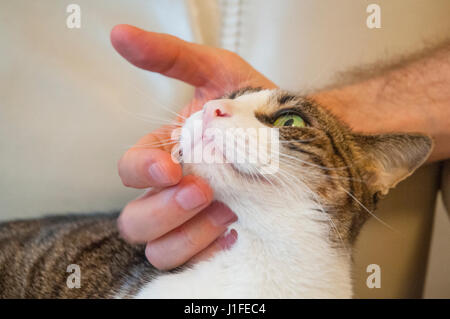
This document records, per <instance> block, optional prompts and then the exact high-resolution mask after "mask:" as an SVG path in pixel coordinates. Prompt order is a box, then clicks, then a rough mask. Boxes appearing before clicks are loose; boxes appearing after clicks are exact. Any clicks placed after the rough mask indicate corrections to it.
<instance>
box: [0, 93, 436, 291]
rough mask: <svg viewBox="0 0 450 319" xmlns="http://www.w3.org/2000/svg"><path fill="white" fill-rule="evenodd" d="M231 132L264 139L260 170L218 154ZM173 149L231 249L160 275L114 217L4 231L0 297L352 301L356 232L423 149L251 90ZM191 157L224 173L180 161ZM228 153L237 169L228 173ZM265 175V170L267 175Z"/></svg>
mask: <svg viewBox="0 0 450 319" xmlns="http://www.w3.org/2000/svg"><path fill="white" fill-rule="evenodd" d="M199 126H200V130H201V132H202V135H200V139H198V138H197V139H192V136H195V130H196V129H199ZM205 128H206V129H208V128H209V129H211V130H210V132H209V133H208V134H209V135H207V134H206V130H205ZM232 128H240V129H244V130H245V129H258V131H256V132H257V135H258V134H260V132H263V131H262V130H260V129H263V130H266V131H268V132H269V133H270V134H268V135H270V136H271V137H270V138H269V139H266V140H265V141H263V142H262V143H261V145H262V148H261V150H262V151H261V152H262V153H264V152H263V151H267V150H270V151H269V152H267V154H269V155H270V156H269V157H268V159H269V160H268V161H265V162H264V163H263V161H256V162H250V161H248V159H249V157H250V154H251V152H252V151H254V149H252V147H249V145H250V144H249V143H250V142H249V141H250V139H249V138H248V136H246V137H245V139H244V143H243V144H231V145H232V147H231V149H230V147H229V145H228V144H227V148H226V149H224V148H223V143H220V142H219V140H220V139H219V135H220V133H223V132H225V131H226V132H230V129H232ZM211 132H212V133H211ZM231 132H235V133H232V134H231V135H227V136H228V137H230V136H231V137H236V135H237V134H242V132H243V131H240V133H236V132H237V131H232V130H231ZM253 132H255V131H253ZM258 137H260V136H258ZM176 138H177V139H178V141H179V145H178V149H177V148H175V150H176V151H175V152H174V160H179V161H180V162H181V163H182V165H183V171H184V174H195V175H197V176H200V177H202V178H204V179H206V180H207V181H208V182H209V184H210V185H211V187H212V188H213V190H214V194H215V200H216V201H218V202H223V203H226V205H227V206H229V207H230V208H231V209H232V210H233V211H234V212H235V213H236V215H237V216H238V220H237V221H236V222H235V223H233V224H232V225H231V226H230V228H233V229H235V230H236V231H237V233H238V234H239V237H238V240H237V241H236V243H235V244H234V245H233V246H232V247H231V248H230V249H228V250H224V251H222V252H219V253H217V254H216V255H214V256H213V257H211V258H210V259H208V260H206V261H201V262H198V263H197V264H195V265H189V266H182V267H179V268H177V269H174V270H172V271H159V270H157V269H156V268H154V267H153V266H152V265H151V264H150V263H149V262H148V261H147V260H146V258H145V254H144V247H143V246H142V245H132V244H128V243H126V242H125V241H124V240H123V239H122V238H121V236H120V233H119V231H118V228H117V226H116V220H117V217H118V213H109V214H107V213H100V214H86V215H70V216H57V217H56V216H55V217H44V218H41V219H35V220H19V221H11V222H5V223H2V224H0V297H1V298H351V297H352V283H351V263H352V260H351V246H352V244H353V243H354V241H355V238H356V236H357V235H358V233H359V231H360V229H361V226H362V225H363V224H364V221H365V220H366V219H367V218H368V217H369V216H370V215H372V212H373V211H374V209H375V206H376V203H377V201H378V200H379V198H380V197H382V196H384V195H385V194H387V192H388V190H389V189H390V188H392V187H395V185H396V184H397V183H398V182H400V181H401V180H403V179H404V178H406V177H408V176H409V175H410V174H412V173H413V172H414V170H415V169H417V168H418V167H419V166H420V165H422V164H423V163H424V162H425V160H426V159H427V157H428V156H429V154H430V152H431V150H432V147H433V142H432V139H431V138H430V137H428V136H426V135H423V134H402V133H393V134H380V135H364V134H359V133H355V132H352V131H351V130H350V129H349V128H348V127H347V126H346V125H345V124H343V123H342V122H341V121H340V120H339V119H338V118H336V117H335V116H333V115H332V114H331V113H329V112H328V111H327V110H326V109H325V108H324V107H323V106H321V105H319V104H318V103H317V102H315V101H314V100H313V99H311V98H309V97H305V96H302V95H300V94H295V93H292V92H288V91H284V90H280V89H274V90H265V89H260V88H242V89H239V90H237V91H235V92H232V93H230V94H227V95H226V96H224V97H222V98H220V99H217V100H212V101H209V102H207V103H206V104H205V105H204V107H203V109H202V110H201V111H199V112H197V113H194V114H192V115H191V116H190V117H189V118H188V119H187V120H186V121H185V123H184V124H183V126H182V128H181V131H180V132H179V136H177V137H176ZM221 138H223V136H221ZM261 140H263V139H261ZM222 142H223V141H222ZM274 145H276V146H277V148H276V150H275V151H273V150H272V149H273V146H274ZM199 146H201V147H202V149H203V152H205V151H206V152H209V155H212V156H213V157H214V158H216V157H217V158H222V159H223V160H224V161H223V162H221V163H220V162H205V161H204V160H203V161H200V162H198V161H188V160H187V158H188V157H189V156H188V155H189V154H190V155H192V154H194V153H195V150H196V148H197V147H199ZM258 147H260V145H259V146H258ZM233 152H234V154H240V155H242V157H243V159H244V161H236V160H231V161H229V160H230V156H231V155H230V154H231V153H233ZM274 155H276V156H274ZM266 159H267V158H266ZM267 163H269V164H276V165H273V167H271V168H272V170H271V171H270V170H267V168H268V167H270V165H268V164H267ZM264 169H266V170H265V171H263V170H264ZM69 265H77V266H78V267H79V269H80V287H79V288H70V285H68V284H67V279H68V276H69V275H70V273H68V272H67V269H68V266H69Z"/></svg>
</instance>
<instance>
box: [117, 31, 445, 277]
mask: <svg viewBox="0 0 450 319" xmlns="http://www.w3.org/2000/svg"><path fill="white" fill-rule="evenodd" d="M111 42H112V44H113V46H114V48H115V49H116V50H117V51H118V52H119V53H120V54H121V55H122V56H123V57H124V58H125V59H127V60H128V61H129V62H130V63H132V64H134V65H136V66H137V67H140V68H142V69H145V70H148V71H151V72H158V73H161V74H163V75H165V76H168V77H171V78H175V79H178V80H181V81H184V82H186V83H188V84H190V85H192V86H194V87H195V96H194V99H193V100H192V102H191V103H190V104H189V105H188V106H186V107H185V108H184V109H182V110H181V112H180V114H181V115H182V116H188V115H189V114H191V113H192V112H194V111H196V110H198V109H200V108H201V107H202V105H203V104H204V102H205V101H207V100H209V99H212V98H217V97H218V96H221V95H223V94H224V93H226V92H229V91H232V90H233V89H237V88H239V87H242V86H254V87H263V88H269V89H273V88H276V87H277V86H276V85H275V84H274V83H273V82H271V81H270V80H269V79H267V78H266V77H264V76H263V75H262V74H261V73H259V72H258V71H256V70H255V69H253V68H252V67H251V66H250V65H249V64H248V63H247V62H245V61H244V60H243V59H242V58H240V57H239V56H238V55H236V54H234V53H231V52H229V51H225V50H222V49H217V48H212V47H207V46H203V45H198V44H193V43H189V42H185V41H183V40H180V39H178V38H176V37H173V36H170V35H166V34H159V33H154V32H147V31H144V30H141V29H138V28H135V27H132V26H129V25H118V26H116V27H114V29H113V30H112V32H111ZM312 98H314V99H316V100H317V101H318V102H319V103H321V104H322V105H323V106H325V107H327V108H329V110H330V111H331V112H333V113H334V114H336V115H337V116H339V117H340V118H341V119H342V120H344V121H345V122H346V123H347V124H348V125H350V127H352V128H353V129H354V130H357V131H361V132H366V133H382V132H400V131H402V132H423V133H426V134H429V135H430V136H432V137H433V138H434V141H435V148H434V151H433V153H432V154H431V156H430V158H429V161H438V160H443V159H447V158H450V49H449V46H444V47H443V48H441V50H437V51H434V52H432V53H430V54H429V55H428V56H425V57H423V58H419V59H417V60H415V61H411V62H410V63H407V64H405V65H402V66H399V67H397V68H393V69H390V70H388V71H385V72H383V73H382V74H380V75H377V76H373V77H371V78H369V79H367V80H364V81H359V82H357V83H354V84H350V85H346V86H343V87H339V88H335V89H331V90H324V91H321V92H317V93H315V94H314V95H312ZM170 130H171V128H170V127H163V128H161V129H160V130H157V131H155V132H152V133H150V134H148V135H146V136H144V137H143V138H141V139H140V140H139V141H138V142H137V143H136V146H139V147H135V148H131V149H129V150H128V151H127V152H126V153H125V154H124V155H123V157H122V158H121V159H120V161H119V164H118V168H119V175H120V177H121V179H122V182H123V184H124V185H125V186H128V187H133V188H139V189H144V188H148V187H154V188H155V190H153V191H152V192H148V193H146V194H145V195H143V196H141V197H139V198H138V199H136V200H134V201H131V202H130V203H128V205H127V206H126V207H125V208H124V210H123V211H122V214H121V215H120V218H119V229H120V231H121V233H122V235H123V236H124V237H125V238H126V239H127V240H128V241H130V242H133V243H146V244H147V246H146V256H147V258H148V260H149V261H150V262H151V263H152V264H153V265H154V266H155V267H157V268H159V269H171V268H174V267H177V266H179V265H182V264H184V263H186V262H196V261H198V260H201V259H205V258H208V257H210V256H212V255H213V254H214V253H215V252H217V251H219V250H222V249H227V248H229V247H231V246H232V245H233V243H234V242H235V241H236V240H237V238H238V234H237V233H236V232H235V231H231V232H228V233H226V230H227V228H228V226H229V225H230V224H231V223H232V222H233V221H235V220H236V216H235V215H234V214H233V212H232V211H231V210H229V209H228V208H227V207H226V206H224V205H222V204H219V203H217V202H214V203H213V204H212V205H211V203H212V200H213V192H212V190H211V188H210V187H209V186H208V184H207V183H206V182H205V181H204V180H202V179H201V178H199V177H196V176H184V177H183V176H182V170H181V167H180V165H179V164H176V163H174V162H173V161H172V159H171V156H170V148H169V146H166V147H152V146H151V144H157V143H158V141H164V140H165V139H167V138H168V137H170ZM144 144H146V145H148V146H147V147H142V145H144Z"/></svg>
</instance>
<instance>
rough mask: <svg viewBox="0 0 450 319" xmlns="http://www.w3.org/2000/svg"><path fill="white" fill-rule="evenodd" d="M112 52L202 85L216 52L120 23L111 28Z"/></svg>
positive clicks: (158, 70) (141, 64)
mask: <svg viewBox="0 0 450 319" xmlns="http://www.w3.org/2000/svg"><path fill="white" fill-rule="evenodd" d="M111 43H112V45H113V47H114V48H115V49H116V51H117V52H118V53H119V54H120V55H122V56H123V57H124V58H125V59H126V60H128V61H129V62H130V63H132V64H134V65H135V66H137V67H139V68H142V69H145V70H148V71H152V72H157V73H161V74H163V75H166V76H168V77H171V78H175V79H178V80H181V81H184V82H187V83H189V84H191V85H194V86H196V87H200V86H203V85H205V84H206V83H207V82H208V81H209V80H211V78H213V74H214V71H216V70H215V69H216V67H215V64H216V61H217V52H216V51H218V50H219V49H214V48H211V47H207V46H204V45H199V44H194V43H190V42H186V41H184V40H181V39H179V38H177V37H174V36H171V35H168V34H163V33H155V32H148V31H144V30H142V29H139V28H136V27H133V26H130V25H126V24H121V25H116V26H115V27H114V28H113V29H112V31H111Z"/></svg>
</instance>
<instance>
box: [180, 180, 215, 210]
mask: <svg viewBox="0 0 450 319" xmlns="http://www.w3.org/2000/svg"><path fill="white" fill-rule="evenodd" d="M175 200H176V201H177V203H178V205H180V206H181V207H182V208H183V209H184V210H188V211H189V210H193V209H195V208H197V207H200V206H203V205H205V204H206V202H207V200H208V199H207V198H206V196H205V194H203V192H202V191H201V190H200V188H199V187H198V186H197V185H196V184H194V183H192V184H190V185H188V186H185V187H183V188H182V189H181V190H179V191H178V192H177V194H176V195H175Z"/></svg>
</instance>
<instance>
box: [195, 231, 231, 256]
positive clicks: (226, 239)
mask: <svg viewBox="0 0 450 319" xmlns="http://www.w3.org/2000/svg"><path fill="white" fill-rule="evenodd" d="M237 238H238V234H237V231H236V230H235V229H231V230H230V231H229V232H227V233H224V234H223V235H222V236H220V237H219V238H217V239H216V240H215V241H214V242H213V243H212V244H211V245H209V246H208V247H207V248H206V249H204V250H202V251H201V252H200V253H198V254H197V255H195V256H194V257H192V258H191V259H190V260H189V264H196V263H198V262H200V261H204V260H208V259H210V258H212V257H213V256H214V255H215V254H217V253H218V252H219V251H222V250H226V249H230V248H231V247H232V246H233V245H234V243H235V242H236V240H237Z"/></svg>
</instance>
